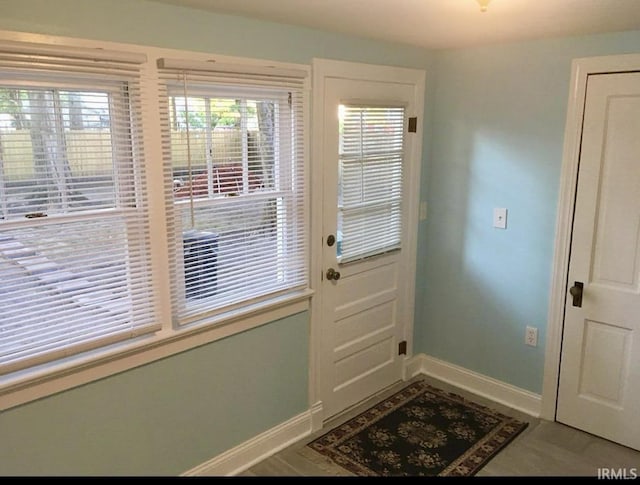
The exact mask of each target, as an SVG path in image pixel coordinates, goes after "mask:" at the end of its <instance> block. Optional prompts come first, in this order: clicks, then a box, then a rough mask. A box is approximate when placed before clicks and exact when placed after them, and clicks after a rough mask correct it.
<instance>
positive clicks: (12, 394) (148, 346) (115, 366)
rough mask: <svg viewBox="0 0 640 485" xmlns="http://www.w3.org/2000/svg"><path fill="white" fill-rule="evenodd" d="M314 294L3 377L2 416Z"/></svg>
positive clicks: (278, 314) (239, 328) (299, 307)
mask: <svg viewBox="0 0 640 485" xmlns="http://www.w3.org/2000/svg"><path fill="white" fill-rule="evenodd" d="M313 293H314V292H313V290H310V289H307V290H301V291H299V292H297V293H295V294H289V295H286V296H282V297H280V298H275V299H273V300H269V301H265V302H262V303H260V304H256V305H253V306H250V307H245V308H242V309H238V310H234V311H231V312H228V313H225V314H221V315H216V316H215V317H211V318H207V319H203V320H202V321H199V322H194V323H191V324H190V325H189V326H188V327H187V328H177V329H174V330H162V331H159V332H156V333H155V334H152V335H150V336H149V335H147V336H142V337H140V338H139V339H138V340H137V341H135V342H131V341H129V342H127V343H126V344H122V343H121V344H114V345H112V346H111V347H107V348H103V349H101V350H99V351H98V350H96V351H92V352H87V353H86V354H83V355H82V356H74V357H69V358H68V359H65V360H60V361H56V362H53V363H49V364H45V365H42V366H41V367H39V368H37V369H29V370H25V371H23V372H16V373H13V374H10V375H8V376H4V377H0V411H3V410H6V409H9V408H12V407H15V406H18V405H21V404H25V403H27V402H29V401H33V400H35V399H40V398H43V397H46V396H49V395H51V394H55V393H58V392H61V391H64V390H67V389H71V388H73V387H76V386H80V385H82V384H87V383H89V382H92V381H95V380H98V379H102V378H105V377H108V376H110V375H113V374H117V373H120V372H125V371H127V370H130V369H133V368H135V367H138V366H141V365H145V364H148V363H151V362H153V361H156V360H159V359H163V358H165V357H169V356H171V355H174V354H177V353H180V352H184V351H186V350H189V349H193V348H195V347H199V346H201V345H205V344H208V343H211V342H215V341H216V340H220V339H223V338H226V337H230V336H232V335H235V334H237V333H240V332H245V331H247V330H251V329H252V328H256V327H259V326H261V325H265V324H268V323H270V322H273V321H276V320H279V319H281V318H286V317H288V316H291V315H295V314H297V313H300V312H303V311H307V310H309V300H310V299H311V297H312V296H313Z"/></svg>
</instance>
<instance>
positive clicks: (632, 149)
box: [557, 73, 640, 449]
mask: <svg viewBox="0 0 640 485" xmlns="http://www.w3.org/2000/svg"><path fill="white" fill-rule="evenodd" d="M639 133H640V73H622V74H605V75H594V76H590V77H589V80H588V85H587V95H586V104H585V115H584V125H583V136H582V146H581V157H580V172H579V177H578V192H577V196H576V209H575V215H574V227H573V236H572V245H571V261H570V265H569V287H571V286H573V285H574V284H575V282H582V283H583V284H584V289H583V297H582V306H580V307H578V306H574V304H573V298H572V296H571V295H570V294H567V301H566V312H565V324H564V331H563V332H564V333H563V344H562V360H561V362H562V364H561V369H560V383H559V389H558V409H557V420H558V421H560V422H563V423H566V424H569V425H571V426H575V427H577V428H580V429H583V430H585V431H588V432H590V433H593V434H596V435H599V436H602V437H604V438H608V439H610V440H612V441H616V442H618V443H621V444H624V445H626V446H630V447H632V448H636V449H640V407H639V406H638V403H639V402H640V342H638V338H639V337H638V332H639V331H640V285H639V284H638V281H639V279H640V262H639V259H640V137H639V136H638V134H639Z"/></svg>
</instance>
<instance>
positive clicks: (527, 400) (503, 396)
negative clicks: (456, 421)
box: [405, 354, 542, 418]
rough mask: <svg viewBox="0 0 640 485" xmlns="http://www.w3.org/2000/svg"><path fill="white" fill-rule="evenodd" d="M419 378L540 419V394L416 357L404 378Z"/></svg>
mask: <svg viewBox="0 0 640 485" xmlns="http://www.w3.org/2000/svg"><path fill="white" fill-rule="evenodd" d="M418 374H426V375H428V376H430V377H433V378H434V379H438V380H441V381H444V382H446V383H448V384H451V385H453V386H456V387H459V388H460V389H463V390H465V391H469V392H471V393H473V394H476V395H478V396H481V397H484V398H487V399H491V400H492V401H494V402H497V403H500V404H504V405H505V406H508V407H510V408H513V409H516V410H518V411H521V412H523V413H525V414H528V415H530V416H533V417H536V418H538V417H540V412H541V410H542V397H541V396H540V395H539V394H536V393H533V392H531V391H527V390H526V389H522V388H519V387H516V386H513V385H511V384H507V383H505V382H502V381H499V380H497V379H493V378H491V377H488V376H485V375H482V374H478V373H477V372H473V371H470V370H468V369H465V368H464V367H460V366H457V365H454V364H450V363H449V362H445V361H444V360H440V359H436V358H435V357H430V356H428V355H426V354H417V355H414V356H413V357H411V358H410V359H407V361H406V363H405V375H407V376H408V377H414V376H416V375H418Z"/></svg>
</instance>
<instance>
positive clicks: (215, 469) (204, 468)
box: [181, 403, 322, 477]
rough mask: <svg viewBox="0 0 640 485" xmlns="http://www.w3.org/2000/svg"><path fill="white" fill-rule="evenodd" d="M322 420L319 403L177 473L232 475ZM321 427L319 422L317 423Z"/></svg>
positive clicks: (303, 434)
mask: <svg viewBox="0 0 640 485" xmlns="http://www.w3.org/2000/svg"><path fill="white" fill-rule="evenodd" d="M318 419H319V420H320V422H322V404H321V403H319V404H315V405H314V406H313V407H312V408H311V409H309V410H308V411H305V412H303V413H301V414H298V415H297V416H294V417H293V418H291V419H289V420H287V421H285V422H284V423H281V424H279V425H277V426H275V427H273V428H271V429H269V430H267V431H265V432H264V433H261V434H259V435H257V436H255V437H254V438H251V439H250V440H248V441H245V442H244V443H241V444H240V445H238V446H236V447H234V448H231V449H230V450H228V451H225V452H224V453H222V454H220V455H218V456H216V457H214V458H212V459H211V460H208V461H206V462H205V463H203V464H201V465H198V466H196V467H194V468H192V469H191V470H188V471H186V472H184V473H183V474H182V475H181V476H218V477H221V476H234V475H237V474H239V473H241V472H243V471H245V470H246V469H247V468H250V467H251V466H253V465H255V464H256V463H258V462H260V461H262V460H264V459H266V458H268V457H270V456H272V455H274V454H275V453H277V452H278V451H280V450H282V449H284V448H286V447H287V446H289V445H292V444H294V443H296V442H298V441H299V440H301V439H303V438H305V437H306V436H308V435H310V434H311V432H312V429H313V425H314V422H315V421H317V420H318ZM320 427H322V424H320Z"/></svg>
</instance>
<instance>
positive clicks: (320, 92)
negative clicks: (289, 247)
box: [309, 58, 426, 425]
mask: <svg viewBox="0 0 640 485" xmlns="http://www.w3.org/2000/svg"><path fill="white" fill-rule="evenodd" d="M312 73H313V74H312V93H313V95H312V100H313V101H312V113H313V114H312V118H311V120H312V131H311V133H312V136H311V160H312V163H311V180H312V181H314V182H312V185H313V187H312V189H311V261H310V265H311V267H310V277H311V288H312V289H313V290H315V293H314V296H313V298H312V299H311V309H310V313H311V315H310V326H311V327H310V334H309V337H310V341H309V404H310V405H312V406H316V405H321V401H320V392H321V390H320V372H321V370H322V369H321V361H320V359H319V354H320V345H321V329H322V321H321V319H322V300H323V294H322V293H323V292H322V284H321V274H322V238H323V234H322V231H323V228H322V221H323V213H322V207H323V193H324V190H323V189H324V187H323V185H322V180H323V164H322V152H323V146H324V134H323V132H322V131H323V130H322V126H323V118H324V113H323V108H324V97H325V94H324V93H325V90H324V83H325V79H327V78H343V79H361V80H366V81H371V80H377V81H383V82H399V83H402V84H413V86H414V90H415V100H416V108H415V109H416V112H415V113H408V115H409V116H417V117H418V130H417V133H416V140H415V149H414V150H413V154H412V158H411V159H410V160H407V162H408V163H409V164H410V165H411V167H412V171H411V172H410V173H409V175H410V179H409V188H408V193H407V194H406V197H407V201H408V206H407V210H408V220H409V221H411V223H410V224H408V227H407V228H405V229H406V233H405V237H406V246H405V247H406V253H405V254H406V257H405V259H404V266H403V270H404V271H405V274H406V275H407V277H408V278H409V281H410V282H411V284H410V285H409V291H407V294H406V295H405V301H404V302H403V304H405V305H407V322H406V323H407V324H406V325H405V327H404V339H405V340H406V341H407V355H405V356H404V357H405V359H408V358H410V357H411V356H412V355H413V318H414V306H415V278H416V259H417V245H418V224H419V218H418V209H419V203H420V173H421V168H422V140H423V136H424V128H423V127H424V101H425V99H424V97H425V78H426V73H425V71H423V70H420V69H410V68H403V67H393V66H382V65H373V64H362V63H354V62H346V61H336V60H331V59H320V58H314V59H313V60H312ZM403 367H404V366H403ZM321 421H322V420H317V422H318V424H319V425H321V424H322V422H321Z"/></svg>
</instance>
